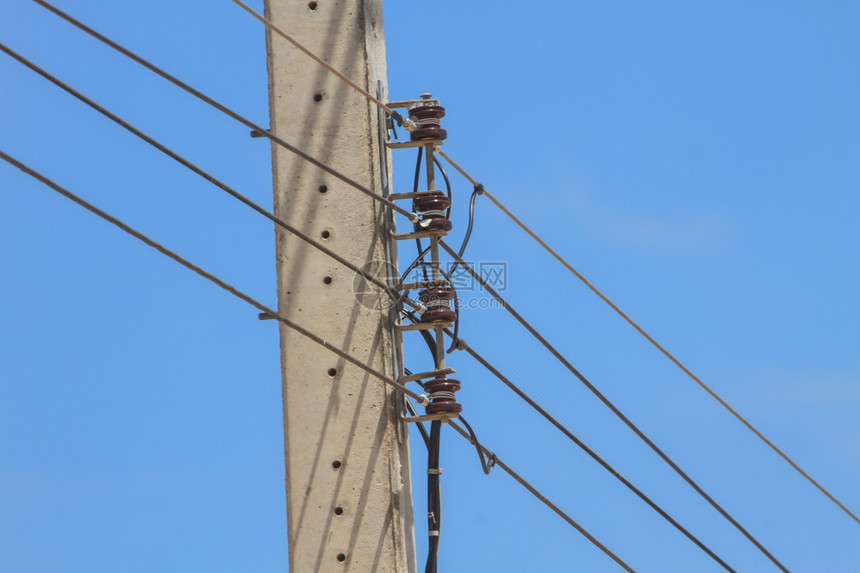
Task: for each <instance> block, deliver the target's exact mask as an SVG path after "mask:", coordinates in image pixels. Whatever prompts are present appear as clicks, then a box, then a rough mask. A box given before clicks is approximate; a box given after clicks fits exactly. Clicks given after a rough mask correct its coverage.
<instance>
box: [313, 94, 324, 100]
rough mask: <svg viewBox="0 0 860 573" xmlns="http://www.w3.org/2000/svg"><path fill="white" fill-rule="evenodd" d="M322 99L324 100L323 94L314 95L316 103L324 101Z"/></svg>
mask: <svg viewBox="0 0 860 573" xmlns="http://www.w3.org/2000/svg"><path fill="white" fill-rule="evenodd" d="M322 98H323V95H322V94H321V93H315V94H314V101H316V102H320V101H322Z"/></svg>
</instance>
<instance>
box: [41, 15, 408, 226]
mask: <svg viewBox="0 0 860 573" xmlns="http://www.w3.org/2000/svg"><path fill="white" fill-rule="evenodd" d="M33 1H34V2H35V3H36V4H39V5H40V6H42V7H44V8H46V9H47V10H49V11H51V12H53V13H54V14H56V15H57V16H59V17H60V18H62V19H63V20H65V21H67V22H69V23H70V24H72V25H73V26H75V27H77V28H78V29H80V30H82V31H84V32H86V33H87V34H89V35H90V36H92V37H94V38H96V39H97V40H99V41H101V42H103V43H104V44H106V45H108V46H110V47H111V48H113V49H114V50H116V51H118V52H119V53H121V54H122V55H124V56H126V57H128V58H130V59H132V60H134V61H135V62H137V63H138V64H140V65H141V66H143V67H145V68H146V69H148V70H150V71H151V72H153V73H155V74H157V75H159V76H161V77H162V78H164V79H165V80H167V81H169V82H170V83H172V84H174V85H176V86H177V87H179V88H182V89H183V90H185V91H186V92H188V93H190V94H191V95H193V96H194V97H196V98H198V99H200V100H201V101H203V102H205V103H207V104H209V105H210V106H212V107H214V108H215V109H217V110H218V111H220V112H222V113H224V114H226V115H228V116H230V117H231V118H233V119H235V120H236V121H238V122H239V123H241V124H243V125H245V126H246V127H249V128H250V129H252V130H253V131H255V132H256V133H258V134H260V135H262V136H263V137H267V138H268V139H270V140H271V141H273V142H274V143H276V144H278V145H280V146H281V147H283V148H284V149H286V150H288V151H290V152H291V153H294V154H295V155H297V156H299V157H301V158H302V159H304V160H305V161H307V162H308V163H311V164H313V165H314V166H316V167H318V168H320V169H322V170H323V171H325V172H326V173H328V174H329V175H331V176H333V177H335V178H337V179H339V180H341V181H342V182H344V183H346V184H347V185H349V186H351V187H354V188H355V189H357V190H358V191H361V192H362V193H364V194H365V195H367V196H368V197H370V198H371V199H373V200H374V201H377V202H378V203H381V204H383V205H385V206H387V207H388V208H390V209H393V210H394V211H397V212H398V213H400V214H401V215H404V216H406V217H407V218H408V219H409V220H410V221H412V222H413V223H415V222H417V221H418V220H419V217H418V215H416V214H415V213H412V212H410V211H407V210H406V209H404V208H403V207H401V206H399V205H397V204H396V203H394V202H393V201H390V200H389V199H387V198H385V197H383V196H381V195H378V194H377V193H374V192H373V190H372V189H370V188H368V187H365V186H364V185H362V184H361V183H359V182H357V181H355V180H353V179H351V178H350V177H348V176H346V175H344V174H343V173H341V172H340V171H338V170H336V169H335V168H333V167H331V166H330V165H327V164H325V163H323V162H322V161H320V160H319V159H317V158H315V157H313V156H311V155H309V154H307V153H305V152H304V151H302V150H301V149H299V148H298V147H296V146H294V145H292V144H291V143H289V142H287V141H285V140H284V139H281V138H280V137H278V136H277V135H275V134H273V133H271V132H270V131H269V130H267V129H265V128H263V127H261V126H259V125H257V124H256V123H254V122H253V121H251V120H250V119H248V118H246V117H244V116H242V115H240V114H239V113H237V112H235V111H233V110H232V109H230V108H228V107H227V106H225V105H223V104H221V103H219V102H217V101H215V100H214V99H212V98H210V97H209V96H207V95H206V94H204V93H202V92H201V91H199V90H197V89H195V88H193V87H191V86H190V85H188V84H186V83H185V82H183V81H182V80H180V79H179V78H177V77H175V76H173V75H171V74H169V73H167V72H166V71H164V70H162V69H161V68H159V67H158V66H156V65H155V64H153V63H151V62H149V61H147V60H145V59H144V58H142V57H140V56H138V55H137V54H135V53H134V52H132V51H131V50H128V49H127V48H124V47H122V46H120V45H119V44H117V43H116V42H114V41H113V40H111V39H110V38H108V37H106V36H104V35H103V34H101V33H99V32H97V31H96V30H94V29H93V28H90V27H89V26H87V25H86V24H84V23H83V22H81V21H79V20H76V19H75V18H73V17H72V16H70V15H69V14H66V13H65V12H63V11H62V10H60V9H59V8H57V7H55V6H53V5H51V4H49V3H48V2H45V1H44V0H33Z"/></svg>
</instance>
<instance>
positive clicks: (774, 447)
mask: <svg viewBox="0 0 860 573" xmlns="http://www.w3.org/2000/svg"><path fill="white" fill-rule="evenodd" d="M35 1H36V2H39V3H40V4H44V2H43V1H42V0H35ZM233 2H234V3H236V4H237V5H239V6H240V7H242V8H243V9H244V10H246V11H247V12H248V13H250V14H251V15H252V16H253V17H254V18H256V19H257V20H259V21H260V22H262V23H263V24H264V25H265V26H266V27H267V28H269V29H271V30H273V31H274V32H275V33H276V34H278V35H280V36H281V37H283V38H285V39H286V40H288V41H289V42H290V43H291V44H293V45H294V46H295V47H296V48H297V49H299V50H300V51H302V52H303V53H304V54H306V55H307V56H308V57H310V58H311V59H313V60H314V61H315V62H317V63H318V64H320V65H321V66H323V67H324V68H325V69H326V70H328V71H329V72H331V73H333V74H334V75H335V76H337V77H338V78H340V79H341V80H343V81H344V82H346V83H347V84H348V85H349V86H351V87H352V88H353V89H355V90H356V91H358V92H359V93H360V94H361V95H362V96H364V97H365V98H367V99H368V100H370V101H371V102H373V103H374V104H376V105H377V106H379V107H380V108H381V109H383V110H384V111H386V112H387V113H389V114H391V115H392V117H394V119H395V120H397V121H398V123H400V124H401V125H404V126H405V127H406V128H407V129H409V127H410V125H409V123H408V122H409V120H404V119H403V118H402V117H401V116H399V115H398V114H397V113H396V112H394V111H393V110H391V109H390V108H389V107H388V106H386V105H385V104H384V103H382V102H381V101H379V100H378V99H376V98H374V97H373V96H372V95H370V94H369V93H367V91H365V90H363V89H361V88H360V87H359V86H357V85H356V84H355V83H354V82H352V81H351V80H350V79H349V78H347V77H346V76H344V75H343V74H342V73H340V72H339V71H337V70H336V69H334V68H333V67H332V66H330V65H329V64H328V63H326V62H325V61H324V60H322V58H320V57H319V56H317V55H316V54H314V53H313V52H311V51H310V50H308V49H307V48H306V47H304V46H303V45H301V44H300V43H299V42H298V41H296V40H295V39H294V38H292V37H291V36H290V35H289V34H287V33H286V32H284V31H283V30H281V29H280V28H279V27H278V26H275V25H274V24H273V23H272V22H271V21H269V20H268V19H266V18H264V17H263V16H261V15H260V14H258V13H257V12H255V11H254V10H253V9H252V8H250V7H249V6H248V5H247V4H244V3H243V2H241V1H240V0H233ZM601 116H602V114H601ZM599 119H600V116H598V117H597V119H595V120H594V121H593V122H592V123H591V124H590V125H589V126H588V127H586V129H585V130H584V131H583V132H582V133H581V134H580V136H578V137H577V138H576V139H575V140H574V141H573V143H571V144H570V146H568V148H566V149H565V151H564V152H566V151H567V149H569V148H570V147H571V146H572V145H573V144H574V143H576V142H577V141H578V140H579V138H580V137H581V136H582V135H584V134H585V132H587V131H588V130H589V129H590V128H591V127H592V126H593V125H594V123H596V122H597V121H598V120H599ZM404 122H407V123H404ZM436 152H437V153H438V154H439V155H441V156H442V157H444V158H445V160H446V161H447V162H448V163H450V164H451V166H453V167H454V168H455V169H456V170H457V171H459V172H460V174H461V175H463V177H465V178H466V179H467V180H468V181H469V182H470V183H472V185H474V186H476V187H477V186H479V185H481V184H480V183H479V182H478V181H477V180H476V179H474V178H473V177H472V176H471V175H469V173H468V172H466V171H465V170H464V169H463V168H462V167H460V166H459V165H458V164H457V163H455V162H454V161H453V160H452V159H451V158H450V157H449V156H448V155H447V154H445V153H444V152H443V151H442V150H441V149H439V148H438V147H437V149H436ZM564 152H563V153H562V155H563V154H564ZM559 157H561V155H559ZM557 160H558V157H557V158H556V159H555V160H554V161H553V162H552V163H551V164H550V166H552V164H553V163H555V161H557ZM548 168H549V167H547V169H548ZM544 171H546V170H544ZM541 175H543V173H541ZM539 177H540V175H539V176H538V178H539ZM535 180H537V179H535ZM533 183H534V182H532V184H533ZM529 187H531V184H530V185H529ZM527 189H528V187H527V188H526V190H527ZM484 194H485V195H487V198H488V199H490V201H492V202H493V203H494V204H495V205H496V206H497V207H498V208H499V209H501V210H502V212H503V213H504V214H506V215H507V216H508V217H510V218H511V220H512V221H514V222H515V223H516V224H517V225H519V226H520V227H521V228H522V229H523V230H524V231H525V232H526V233H528V234H529V235H530V236H531V237H532V238H533V239H534V240H535V241H537V242H538V244H540V245H541V246H542V247H543V248H544V249H546V250H547V251H548V252H549V253H550V254H551V255H552V256H554V257H555V258H556V259H557V260H558V261H559V262H560V263H561V264H562V265H563V266H564V267H565V268H566V269H568V270H569V271H570V272H571V273H573V275H574V276H576V277H577V278H578V279H579V280H580V281H582V282H583V283H584V284H585V285H586V286H587V287H588V288H589V289H591V290H592V291H593V292H594V293H595V294H596V295H597V296H598V297H600V298H601V299H602V300H603V301H604V302H605V303H606V304H608V305H609V306H610V307H611V308H612V309H613V310H614V311H615V312H616V313H618V315H619V316H621V317H622V318H623V319H624V320H625V321H627V322H628V323H629V324H630V325H631V326H633V328H635V329H636V330H637V331H638V332H639V333H640V334H641V335H642V336H644V337H645V338H646V339H647V340H648V341H649V342H650V343H651V344H652V345H653V346H654V347H655V348H657V349H658V350H659V351H660V352H661V353H663V354H664V355H665V356H666V357H667V358H668V359H669V360H671V361H672V362H673V363H674V364H675V365H676V366H678V368H680V369H681V370H682V371H683V372H684V373H685V374H686V375H687V376H689V377H690V378H691V379H692V380H693V381H694V382H696V383H697V384H698V385H699V386H701V387H702V389H703V390H705V391H706V392H707V393H708V394H710V395H711V396H712V397H713V398H714V399H715V400H717V402H718V403H719V404H720V405H722V406H723V407H724V408H725V409H726V410H728V411H729V412H730V413H731V414H732V415H733V416H734V417H735V418H737V419H738V420H739V421H740V422H741V423H742V424H743V425H744V426H746V427H747V428H748V429H749V430H750V431H752V432H753V433H754V434H755V435H756V436H757V437H758V438H759V439H760V440H762V441H763V442H764V443H765V444H766V445H767V446H768V447H770V448H771V449H772V450H773V451H774V452H776V453H777V454H778V455H779V456H780V457H782V458H783V459H784V460H785V461H786V462H787V463H788V464H789V465H790V466H791V467H792V468H794V469H795V470H796V471H797V472H798V473H800V474H801V475H802V476H803V477H804V478H806V480H808V481H809V482H810V483H811V484H812V485H814V486H815V487H816V488H817V489H818V490H819V491H820V492H821V493H823V494H824V495H825V496H827V498H828V499H830V500H831V501H832V502H833V503H835V504H836V505H837V506H838V507H839V508H840V509H842V511H844V512H845V513H846V514H848V516H850V517H851V519H853V520H854V521H855V522H857V523H858V524H860V517H858V516H857V515H855V514H854V513H853V512H852V511H851V510H850V509H848V507H846V506H845V504H843V503H842V502H841V501H839V500H838V499H837V498H836V496H834V495H833V494H832V493H830V492H829V491H828V490H827V489H825V488H824V486H822V485H821V484H820V483H818V481H816V480H815V479H814V478H813V477H812V476H811V475H809V474H808V473H807V472H806V471H805V470H804V469H803V468H801V467H800V465H798V464H797V463H796V462H795V461H794V460H792V459H791V458H790V457H789V456H788V454H786V453H785V452H783V451H782V450H781V449H780V448H779V447H778V446H777V445H776V444H774V443H773V442H771V441H770V440H769V439H767V438H766V437H765V436H764V434H762V433H761V432H760V431H759V430H758V429H757V428H756V427H755V426H753V425H752V424H751V423H750V422H749V421H747V420H746V418H744V417H743V416H742V415H741V414H740V413H739V412H737V411H736V410H735V409H734V408H733V407H732V406H731V405H730V404H729V403H728V402H726V401H725V400H724V399H723V398H722V397H721V396H719V395H718V394H717V393H716V392H715V391H714V390H712V389H711V388H710V387H709V386H708V385H707V384H705V383H704V381H702V380H701V379H700V378H699V377H698V376H696V375H695V374H694V373H693V372H692V371H691V370H690V369H689V368H687V367H686V366H685V365H684V364H683V363H682V362H681V361H680V360H678V359H677V358H676V357H675V356H674V355H673V354H672V353H670V352H669V351H668V350H666V348H664V347H663V346H662V345H661V344H659V343H658V342H657V341H656V340H655V339H654V338H653V337H652V336H651V335H649V334H648V333H647V332H646V331H645V330H644V329H643V328H642V327H641V326H639V325H638V324H637V323H636V322H635V321H634V320H633V319H631V318H630V317H629V316H628V315H627V314H626V313H625V312H624V311H622V310H621V309H620V308H619V307H618V306H617V305H616V304H615V303H613V302H612V301H611V300H610V299H609V298H608V297H607V296H606V295H604V294H603V293H602V292H600V290H598V289H597V287H595V286H594V285H593V284H591V282H589V281H588V280H587V279H586V278H585V277H584V276H583V275H582V274H581V273H579V272H578V271H577V270H576V269H575V268H574V267H573V266H572V265H571V264H570V263H568V262H567V261H566V260H565V259H564V258H563V257H562V256H561V255H559V254H558V253H557V252H556V251H555V250H554V249H552V248H551V247H550V246H549V245H548V244H547V243H546V242H545V241H543V240H542V239H541V238H540V237H539V236H538V235H537V234H536V233H534V232H533V231H532V230H531V229H529V228H528V227H527V226H526V225H525V224H524V223H523V222H522V221H520V220H519V219H518V218H517V217H516V216H515V215H514V214H513V213H511V212H510V210H508V209H507V208H506V207H505V206H504V205H503V204H502V203H501V202H500V201H499V200H498V199H496V198H495V197H494V196H493V195H492V194H491V193H490V192H488V191H485V192H484ZM493 222H495V221H493ZM490 225H492V223H490ZM485 230H486V229H485ZM482 233H483V232H482Z"/></svg>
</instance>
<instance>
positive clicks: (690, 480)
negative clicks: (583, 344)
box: [439, 240, 788, 572]
mask: <svg viewBox="0 0 860 573" xmlns="http://www.w3.org/2000/svg"><path fill="white" fill-rule="evenodd" d="M439 245H440V246H441V247H442V248H443V249H445V251H446V252H447V253H448V254H449V255H450V256H451V257H452V258H453V259H454V260H455V261H458V262H459V263H460V265H462V267H463V268H464V269H466V271H467V272H468V273H469V274H470V275H471V276H472V277H473V278H474V279H475V281H476V282H477V283H478V284H480V285H481V286H482V287H483V288H485V289H486V290H487V292H488V293H490V295H491V296H492V297H493V298H495V299H496V300H497V301H498V302H499V304H501V305H502V307H503V308H504V309H505V310H507V311H508V312H509V313H510V314H511V316H513V317H514V318H515V319H516V320H517V322H519V323H520V324H521V325H522V326H523V327H524V328H525V329H526V330H528V331H529V333H530V334H531V335H532V336H534V338H535V339H536V340H537V341H538V342H540V343H541V344H542V345H543V347H544V348H546V349H547V350H548V351H549V352H550V353H551V354H552V355H553V356H555V358H556V359H557V360H558V361H559V362H560V363H561V364H562V365H563V366H564V367H565V368H567V369H568V370H569V371H570V372H571V373H572V374H573V375H574V376H576V378H578V379H579V381H580V382H582V383H583V384H584V385H585V387H586V388H588V389H589V390H590V391H591V393H592V394H594V395H595V396H596V397H597V398H598V399H599V400H600V401H601V402H603V404H604V405H605V406H606V407H607V408H609V409H610V410H611V411H612V413H613V414H615V416H616V417H617V418H618V419H619V420H621V421H622V422H624V424H625V425H626V426H627V427H628V428H630V429H631V430H632V431H633V433H634V434H636V435H637V436H638V437H639V439H641V440H642V441H643V442H644V443H645V444H646V445H647V446H648V447H649V448H651V449H652V450H653V451H654V453H656V454H657V455H658V456H660V458H661V459H662V460H663V461H664V462H666V464H668V465H669V467H671V468H672V469H673V470H675V473H677V474H678V475H679V476H681V478H682V479H683V480H684V481H686V482H687V483H688V484H689V485H690V487H692V488H693V489H694V490H695V491H696V493H698V494H699V495H700V496H701V497H702V498H703V499H704V500H705V501H707V502H708V503H710V504H711V506H713V507H714V509H716V510H717V511H718V512H719V513H720V514H721V515H722V516H723V517H725V518H726V519H727V520H728V521H729V522H730V523H731V524H732V525H734V527H735V528H736V529H737V530H738V531H740V532H741V533H742V534H743V535H744V536H745V537H746V538H747V539H748V540H749V541H750V542H751V543H752V544H753V545H755V546H756V547H757V548H758V549H759V551H761V552H762V553H763V554H764V555H765V556H767V558H768V559H770V560H771V562H772V563H773V564H774V565H776V566H777V567H779V568H780V569H781V570H782V571H785V572H787V571H788V569H786V568H785V566H783V565H782V563H780V562H779V561H778V560H777V559H776V557H774V556H773V555H772V554H771V553H770V551H768V550H767V549H766V548H765V547H764V545H762V544H761V543H760V542H759V541H758V539H756V538H755V537H754V536H753V535H752V534H751V533H750V532H749V531H747V530H746V529H745V528H744V527H743V526H742V525H741V524H740V523H738V521H737V520H736V519H735V518H734V517H732V516H731V515H730V514H729V512H728V511H726V510H725V509H723V507H722V506H721V505H720V504H719V503H717V502H716V501H715V500H714V499H713V498H712V497H711V496H710V495H708V494H707V493H706V492H705V490H703V489H702V488H701V486H699V484H698V483H696V481H695V480H693V478H691V477H690V476H689V475H687V473H686V472H684V470H682V469H681V468H680V466H678V464H676V463H675V462H674V461H673V460H672V458H670V457H669V456H668V455H667V454H666V453H665V452H664V451H663V450H661V449H660V447H659V446H657V444H655V443H654V442H653V441H651V439H650V438H649V437H648V436H647V435H646V434H645V433H644V432H643V431H642V430H640V429H639V427H638V426H637V425H636V424H634V423H633V421H632V420H630V418H628V417H627V416H625V415H624V413H623V412H622V411H621V410H619V409H618V407H617V406H616V405H615V404H614V403H613V402H612V401H611V400H610V399H609V398H607V397H606V396H605V395H604V394H603V393H602V392H601V391H600V390H598V389H597V387H596V386H595V385H594V384H592V383H591V382H590V381H589V380H588V379H587V378H586V377H585V376H583V374H582V373H581V372H580V371H579V370H577V369H576V368H575V367H574V366H573V364H571V363H570V361H569V360H568V359H567V358H565V356H564V355H563V354H562V353H561V352H559V351H558V350H557V349H556V348H555V347H554V346H553V345H552V344H550V343H549V341H547V339H546V338H544V337H543V335H541V334H540V333H539V332H538V331H537V330H536V329H535V327H534V326H532V325H531V324H530V323H529V322H528V321H527V320H526V319H525V318H523V316H522V315H521V314H520V313H519V312H517V311H516V309H514V308H513V307H512V306H511V305H510V304H509V303H508V301H506V300H505V299H504V298H502V296H501V295H500V294H499V293H498V292H496V290H495V289H494V288H493V287H492V286H490V285H489V284H488V283H487V281H485V280H484V278H483V277H481V275H480V273H478V272H476V271H475V270H474V269H473V268H472V267H471V266H470V265H469V264H468V263H467V262H466V261H464V260H463V259H462V258H461V257H460V256H459V255H457V252H456V251H454V249H452V248H451V247H450V246H448V244H447V243H446V242H445V241H442V240H440V241H439Z"/></svg>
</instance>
